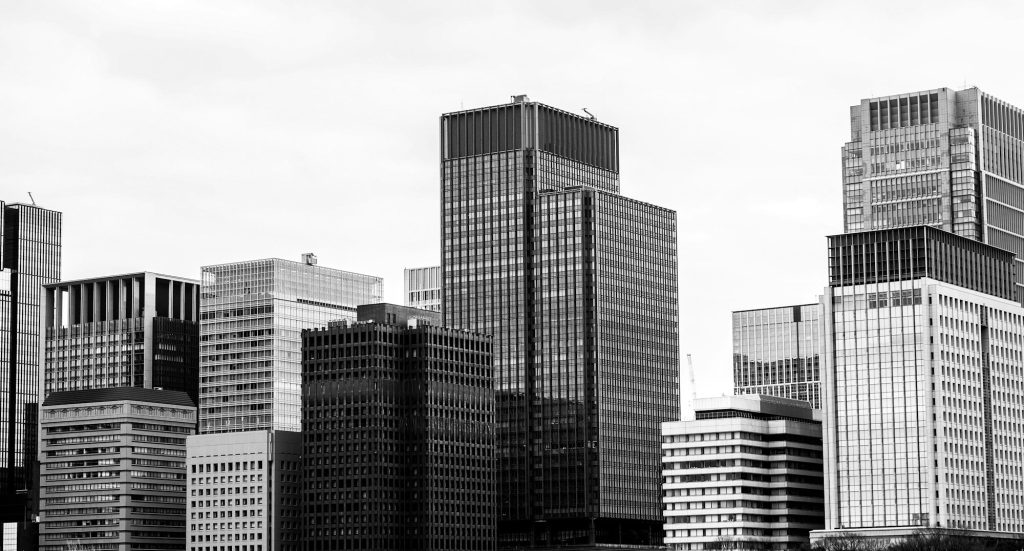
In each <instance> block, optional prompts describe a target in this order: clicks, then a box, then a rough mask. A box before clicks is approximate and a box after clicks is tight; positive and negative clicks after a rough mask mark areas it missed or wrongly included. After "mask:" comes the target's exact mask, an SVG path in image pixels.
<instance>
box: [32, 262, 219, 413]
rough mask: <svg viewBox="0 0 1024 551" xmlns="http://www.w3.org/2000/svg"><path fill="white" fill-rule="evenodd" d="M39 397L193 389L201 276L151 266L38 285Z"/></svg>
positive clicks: (195, 391) (196, 370) (193, 395)
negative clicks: (158, 271) (152, 269)
mask: <svg viewBox="0 0 1024 551" xmlns="http://www.w3.org/2000/svg"><path fill="white" fill-rule="evenodd" d="M42 312H43V314H42V328H43V329H42V337H43V396H44V397H45V396H48V395H49V394H50V393H51V392H63V391H69V390H84V389H90V388H106V387H118V386H135V387H140V388H156V389H163V390H178V391H181V392H184V393H186V394H188V395H189V398H191V399H192V401H193V403H196V402H197V400H198V394H199V282H198V281H195V280H191V279H184V278H179V277H172V276H165V275H161V274H154V273H152V272H142V273H137V274H127V275H120V276H111V277H100V278H91V279H81V280H76V281H62V282H60V283H51V284H49V285H45V286H44V287H43V298H42Z"/></svg>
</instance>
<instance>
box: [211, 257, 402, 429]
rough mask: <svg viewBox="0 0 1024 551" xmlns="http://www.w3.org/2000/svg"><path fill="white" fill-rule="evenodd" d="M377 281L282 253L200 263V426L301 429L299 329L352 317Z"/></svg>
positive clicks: (376, 297)
mask: <svg viewBox="0 0 1024 551" xmlns="http://www.w3.org/2000/svg"><path fill="white" fill-rule="evenodd" d="M381 284H382V280H381V278H379V277H375V276H367V275H362V274H355V273H351V272H344V271H341V270H334V269H331V268H325V267H322V266H315V265H310V264H304V263H300V262H290V261H287V260H281V259H266V260H255V261H248V262H238V263H234V264H222V265H218V266H206V267H204V268H203V269H202V303H201V306H200V321H199V324H200V329H199V331H200V348H199V353H200V357H199V377H200V379H199V388H200V393H199V431H200V432H201V433H203V434H206V433H211V432H237V431H247V430H255V429H273V430H285V431H292V432H298V431H299V430H301V407H302V401H301V392H300V387H301V378H302V339H301V332H302V330H303V329H306V328H310V327H321V326H325V325H327V323H328V322H329V321H332V320H339V319H343V320H350V321H355V319H356V307H357V306H358V305H360V304H371V303H377V302H380V299H381Z"/></svg>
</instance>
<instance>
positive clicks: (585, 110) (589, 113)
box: [583, 107, 597, 120]
mask: <svg viewBox="0 0 1024 551" xmlns="http://www.w3.org/2000/svg"><path fill="white" fill-rule="evenodd" d="M583 112H584V113H586V114H588V115H590V120H596V119H597V117H595V116H594V114H593V113H591V112H590V111H587V108H586V107H584V108H583Z"/></svg>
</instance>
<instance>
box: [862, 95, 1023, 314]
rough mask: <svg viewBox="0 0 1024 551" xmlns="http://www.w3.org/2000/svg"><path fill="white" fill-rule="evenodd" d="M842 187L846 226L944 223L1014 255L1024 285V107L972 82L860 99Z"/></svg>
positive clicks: (944, 226)
mask: <svg viewBox="0 0 1024 551" xmlns="http://www.w3.org/2000/svg"><path fill="white" fill-rule="evenodd" d="M843 189H844V195H843V206H844V218H843V219H844V228H845V231H847V232H857V231H867V230H872V229H884V228H896V227H906V226H916V225H920V224H925V225H930V226H933V227H936V228H941V229H943V230H946V231H949V232H952V233H955V234H957V235H962V236H964V237H968V238H970V239H974V240H978V241H984V242H985V243H989V244H991V245H995V246H997V247H999V248H1002V249H1005V250H1008V251H1012V252H1013V253H1015V254H1016V255H1017V262H1018V264H1017V267H1016V273H1017V278H1018V279H1017V283H1018V285H1022V284H1024V110H1021V109H1020V108H1018V107H1015V106H1013V105H1010V104H1008V103H1006V102H1004V101H1001V100H999V99H997V98H994V97H992V96H990V95H988V94H985V93H983V92H981V91H980V90H978V89H977V88H968V89H965V90H959V91H954V90H950V89H948V88H939V89H935V90H928V91H924V92H913V93H909V94H899V95H895V96H887V97H881V98H871V99H865V100H862V101H861V103H860V104H859V105H854V106H853V107H851V108H850V141H849V142H848V143H847V144H846V145H845V146H844V147H843ZM1022 300H1024V297H1022Z"/></svg>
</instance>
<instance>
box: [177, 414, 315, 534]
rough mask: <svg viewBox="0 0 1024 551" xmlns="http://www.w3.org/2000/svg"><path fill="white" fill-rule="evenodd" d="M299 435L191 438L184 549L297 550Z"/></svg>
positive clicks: (275, 433)
mask: <svg viewBox="0 0 1024 551" xmlns="http://www.w3.org/2000/svg"><path fill="white" fill-rule="evenodd" d="M301 445H302V441H301V438H300V436H299V434H298V433H294V432H288V431H273V430H253V431H247V432H232V433H220V434H200V435H196V436H190V437H189V438H188V442H187V449H188V460H187V463H188V495H187V496H186V497H187V500H188V501H187V502H188V507H187V513H188V518H187V538H186V542H185V546H183V547H180V549H187V550H188V551H298V550H299V549H300V548H301V545H302V540H301V534H300V532H299V530H300V527H301V519H300V518H299V512H300V504H301V499H302V496H301V494H300V489H301V476H302V464H301V463H302V455H301V453H302V450H301Z"/></svg>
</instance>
